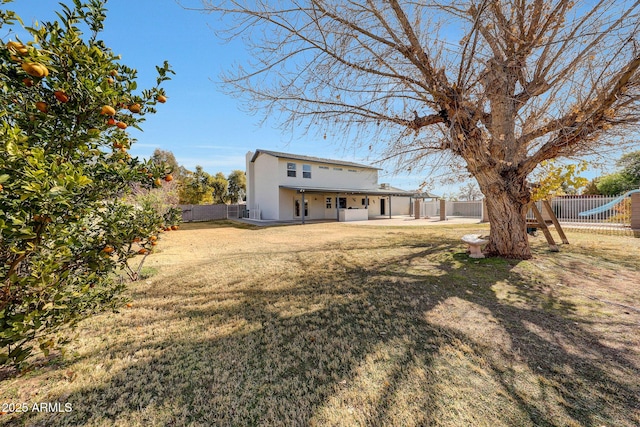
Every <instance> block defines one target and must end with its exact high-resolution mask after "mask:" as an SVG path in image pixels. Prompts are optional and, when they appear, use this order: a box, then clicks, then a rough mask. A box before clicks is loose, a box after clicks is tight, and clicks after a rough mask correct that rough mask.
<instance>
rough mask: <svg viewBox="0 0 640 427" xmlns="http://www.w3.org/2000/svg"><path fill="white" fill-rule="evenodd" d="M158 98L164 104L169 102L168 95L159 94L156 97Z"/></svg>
mask: <svg viewBox="0 0 640 427" xmlns="http://www.w3.org/2000/svg"><path fill="white" fill-rule="evenodd" d="M156 100H157V101H158V102H160V103H162V104H164V103H165V102H167V97H166V96H164V95H158V97H157V98H156Z"/></svg>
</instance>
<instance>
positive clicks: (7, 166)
mask: <svg viewBox="0 0 640 427" xmlns="http://www.w3.org/2000/svg"><path fill="white" fill-rule="evenodd" d="M104 3H105V2H104V1H100V0H90V1H88V2H87V3H82V4H81V3H80V1H74V7H73V8H70V7H67V6H65V5H61V8H62V10H61V12H60V13H59V17H60V20H59V21H54V22H45V23H42V24H41V25H39V26H38V27H36V28H25V31H26V33H27V34H29V36H28V37H27V40H18V39H17V38H15V36H10V37H12V38H13V39H12V40H10V39H7V40H1V41H0V102H1V104H2V107H3V108H2V110H1V111H0V185H1V186H0V231H1V237H0V258H1V260H2V263H1V266H0V279H1V280H2V282H1V283H0V287H1V289H0V364H4V363H20V362H22V361H24V360H25V359H26V358H27V357H28V356H29V355H30V354H31V353H32V351H33V349H34V348H35V347H37V346H39V347H40V349H42V350H43V351H44V352H45V353H47V352H48V351H49V350H50V349H51V348H53V347H55V346H56V345H57V344H59V342H60V341H58V340H57V339H54V336H56V335H55V334H54V333H55V332H56V331H58V330H60V329H61V328H62V327H63V326H65V325H73V324H75V323H76V322H77V321H78V320H80V319H82V318H84V317H86V316H88V315H90V314H92V313H95V312H98V311H101V310H104V309H106V308H115V307H117V306H118V305H119V304H120V300H119V298H120V297H119V295H120V293H121V291H122V290H123V286H124V285H123V284H122V282H121V281H118V280H115V279H114V276H115V275H114V272H116V271H118V270H121V269H126V267H127V265H128V264H127V263H128V261H129V260H130V259H131V258H132V257H133V256H135V255H136V254H138V253H140V254H146V253H148V252H149V250H150V249H151V248H152V242H153V241H154V240H155V237H154V233H156V232H157V230H158V228H159V227H161V226H163V225H164V224H163V219H162V218H160V217H159V216H158V215H157V214H156V213H155V212H154V211H153V210H151V209H148V208H146V207H144V206H133V205H132V204H129V203H126V202H125V201H124V199H123V197H124V196H125V195H126V194H127V193H128V192H129V191H130V189H131V186H132V183H138V185H140V186H142V187H145V188H152V187H159V186H161V185H162V182H163V181H162V178H164V177H165V176H166V174H167V172H168V171H167V170H166V169H165V167H164V166H163V165H158V164H153V163H151V162H147V163H144V162H142V161H140V160H138V159H137V158H132V157H131V156H130V155H129V154H128V152H127V150H128V149H129V148H130V146H131V145H132V144H133V143H135V141H134V140H132V139H131V138H130V137H129V135H128V134H127V131H126V128H127V127H135V128H139V126H140V124H141V122H142V121H143V118H144V116H145V115H146V114H150V113H154V112H155V105H156V103H157V102H158V101H160V102H163V101H165V99H166V98H164V95H163V90H162V89H161V88H160V84H161V83H162V82H163V81H164V80H167V79H168V77H167V74H168V73H170V72H171V70H170V68H169V66H168V64H167V63H165V64H164V65H163V66H161V67H157V71H158V78H157V86H156V87H153V88H151V89H149V90H142V91H138V90H137V84H136V70H134V69H132V68H129V67H127V66H126V65H124V64H123V63H121V62H120V58H119V57H118V56H116V55H115V54H114V53H113V52H112V51H111V50H110V49H109V48H108V47H107V46H105V44H104V43H103V42H102V41H101V40H100V39H99V35H100V31H101V30H102V28H103V21H104V19H105V8H104ZM10 16H11V14H10V13H9V12H6V11H5V12H3V14H2V19H3V22H2V23H3V24H7V17H10ZM8 28H9V27H8V26H7V25H5V26H4V27H3V29H4V30H5V34H10V32H9V31H6V30H7V29H8Z"/></svg>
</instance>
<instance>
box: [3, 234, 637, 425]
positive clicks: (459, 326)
mask: <svg viewBox="0 0 640 427" xmlns="http://www.w3.org/2000/svg"><path fill="white" fill-rule="evenodd" d="M476 231H477V232H482V233H487V232H488V229H487V228H486V226H484V225H458V226H430V227H420V228H417V227H415V228H414V227H397V228H391V227H389V228H386V227H377V226H353V225H347V224H337V223H328V224H311V225H304V226H302V225H294V226H287V227H270V228H253V227H250V226H235V225H233V223H227V222H222V223H208V224H186V225H183V227H182V228H181V229H180V230H179V231H174V232H171V233H167V234H165V235H163V237H162V239H161V240H160V243H159V245H158V247H157V248H158V250H157V253H156V254H154V255H152V256H150V257H149V258H148V259H147V264H146V265H147V266H148V267H149V271H153V272H155V274H154V275H152V276H151V277H149V278H147V279H145V280H143V281H141V282H138V283H135V284H133V285H132V286H131V288H130V292H129V293H130V297H131V300H132V304H131V307H129V308H123V309H122V310H121V311H120V312H119V313H106V314H102V315H100V316H97V317H95V318H93V319H89V320H87V321H84V322H82V323H81V324H80V326H79V328H78V329H77V330H76V332H75V333H76V334H77V336H76V339H75V341H73V342H72V344H70V345H69V346H68V347H67V350H66V352H65V353H64V354H63V355H61V354H58V355H57V356H56V357H54V358H52V359H51V360H50V364H49V365H46V366H40V367H36V368H35V369H33V370H31V371H29V372H26V373H24V374H22V375H20V376H12V377H8V378H5V379H3V380H2V381H1V382H0V402H3V403H4V402H14V403H22V402H26V403H28V404H29V405H30V407H31V405H32V404H33V403H38V402H60V403H61V404H62V410H64V404H65V403H68V404H70V406H71V407H72V410H71V411H70V412H60V413H42V412H34V411H30V412H28V413H26V414H6V415H2V416H0V425H23V424H25V425H42V426H54V425H74V426H77V425H100V426H112V425H117V426H136V425H140V426H148V425H157V426H171V425H175V426H180V425H202V426H214V425H222V426H225V425H233V426H250V425H282V426H307V425H309V426H325V425H330V426H424V425H433V426H456V427H457V426H539V425H542V426H545V425H548V426H551V425H553V426H556V425H557V426H637V425H640V398H639V396H640V292H639V290H638V286H639V285H640V239H637V238H636V239H634V238H632V237H618V236H603V235H592V234H587V233H568V237H569V240H570V242H571V244H570V245H568V246H561V251H560V252H559V253H550V252H548V250H547V245H546V242H545V240H544V237H536V238H532V246H533V250H534V254H535V257H534V258H533V259H532V260H529V261H510V260H502V259H483V260H473V259H469V258H468V257H467V255H466V254H465V251H464V249H465V248H464V245H463V244H462V242H461V241H460V237H461V236H462V235H463V234H467V233H471V232H476Z"/></svg>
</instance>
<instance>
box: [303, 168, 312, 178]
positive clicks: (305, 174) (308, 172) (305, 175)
mask: <svg viewBox="0 0 640 427" xmlns="http://www.w3.org/2000/svg"><path fill="white" fill-rule="evenodd" d="M302 177H303V178H311V165H302Z"/></svg>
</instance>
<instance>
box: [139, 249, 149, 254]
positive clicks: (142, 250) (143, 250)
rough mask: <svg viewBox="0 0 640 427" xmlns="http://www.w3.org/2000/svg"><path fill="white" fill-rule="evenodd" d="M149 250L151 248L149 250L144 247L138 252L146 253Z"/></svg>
mask: <svg viewBox="0 0 640 427" xmlns="http://www.w3.org/2000/svg"><path fill="white" fill-rule="evenodd" d="M147 252H149V250H148V249H145V248H142V249H140V250H139V251H138V253H139V254H140V255H144V254H146V253H147Z"/></svg>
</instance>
